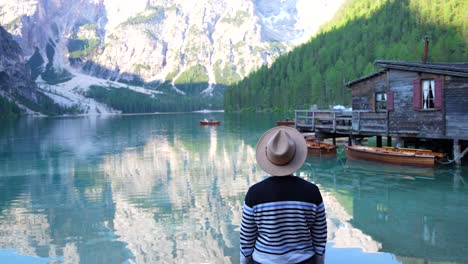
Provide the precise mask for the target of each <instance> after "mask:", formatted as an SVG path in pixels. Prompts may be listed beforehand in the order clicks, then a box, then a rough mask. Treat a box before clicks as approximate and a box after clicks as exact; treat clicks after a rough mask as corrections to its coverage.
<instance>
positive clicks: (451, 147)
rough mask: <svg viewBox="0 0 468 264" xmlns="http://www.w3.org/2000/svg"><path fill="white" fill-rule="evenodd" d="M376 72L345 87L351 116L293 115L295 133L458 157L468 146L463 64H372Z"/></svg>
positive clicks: (467, 81)
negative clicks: (372, 139) (371, 141)
mask: <svg viewBox="0 0 468 264" xmlns="http://www.w3.org/2000/svg"><path fill="white" fill-rule="evenodd" d="M374 64H375V65H377V66H379V67H381V68H382V70H381V71H379V72H376V73H373V74H370V75H367V76H364V77H361V78H359V79H357V80H354V81H351V82H349V83H347V84H346V86H347V87H348V88H350V89H351V94H352V111H336V110H334V111H323V110H296V113H295V118H296V120H295V124H296V128H297V129H299V130H302V131H314V132H316V134H317V135H318V136H319V138H330V137H332V138H335V137H342V136H349V139H350V143H352V142H354V141H355V139H359V138H363V137H374V136H375V137H377V146H382V137H386V138H387V145H388V146H390V145H391V140H392V138H394V139H395V140H396V142H397V145H398V146H402V147H403V146H405V147H407V146H412V147H415V148H419V147H423V148H427V149H432V150H436V151H441V152H445V153H453V155H452V157H459V155H460V153H461V151H463V149H464V148H466V147H468V63H422V62H403V61H387V60H377V61H375V62H374Z"/></svg>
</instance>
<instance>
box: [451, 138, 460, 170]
mask: <svg viewBox="0 0 468 264" xmlns="http://www.w3.org/2000/svg"><path fill="white" fill-rule="evenodd" d="M459 156H460V143H459V142H458V139H454V140H453V158H454V159H456V158H459ZM455 164H457V167H460V166H461V159H457V160H455Z"/></svg>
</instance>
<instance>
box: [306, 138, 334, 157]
mask: <svg viewBox="0 0 468 264" xmlns="http://www.w3.org/2000/svg"><path fill="white" fill-rule="evenodd" d="M306 143H307V153H309V154H313V155H335V154H336V146H335V145H333V144H328V143H324V142H317V141H314V140H307V141H306Z"/></svg>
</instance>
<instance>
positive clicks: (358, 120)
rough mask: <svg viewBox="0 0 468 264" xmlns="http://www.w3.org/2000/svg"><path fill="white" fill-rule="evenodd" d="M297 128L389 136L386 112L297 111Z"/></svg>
mask: <svg viewBox="0 0 468 264" xmlns="http://www.w3.org/2000/svg"><path fill="white" fill-rule="evenodd" d="M295 124H296V128H297V129H300V130H304V131H321V132H327V133H337V134H347V135H348V134H365V133H373V134H382V135H383V134H388V115H387V113H386V112H371V111H341V110H296V111H295Z"/></svg>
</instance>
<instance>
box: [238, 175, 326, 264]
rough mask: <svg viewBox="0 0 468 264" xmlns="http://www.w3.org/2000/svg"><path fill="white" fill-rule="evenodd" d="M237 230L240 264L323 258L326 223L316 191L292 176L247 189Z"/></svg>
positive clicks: (304, 181) (264, 182) (261, 183)
mask: <svg viewBox="0 0 468 264" xmlns="http://www.w3.org/2000/svg"><path fill="white" fill-rule="evenodd" d="M240 230H241V231H240V251H241V263H252V262H253V260H255V262H259V263H263V264H266V263H299V262H301V261H304V260H308V259H310V258H311V257H313V256H314V254H318V255H320V256H323V254H324V253H325V244H326V241H327V222H326V216H325V207H324V205H323V201H322V196H321V194H320V190H319V189H318V187H317V186H316V185H315V184H313V183H310V182H308V181H306V180H303V179H301V178H299V177H296V176H292V175H291V176H280V177H278V176H273V177H269V178H267V179H265V180H263V181H261V182H259V183H257V184H255V185H253V186H252V187H250V188H249V190H248V192H247V194H246V196H245V202H244V206H243V209H242V223H241V229H240Z"/></svg>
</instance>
